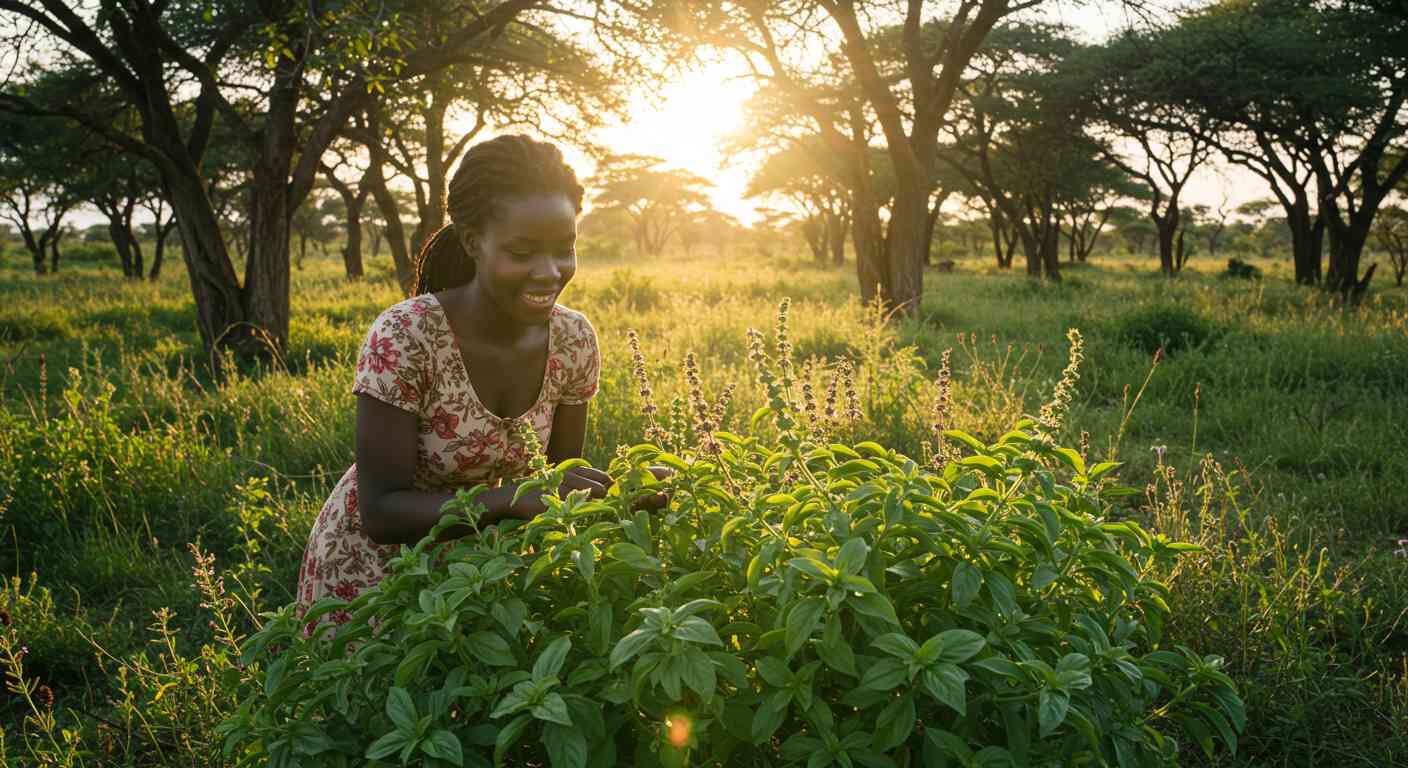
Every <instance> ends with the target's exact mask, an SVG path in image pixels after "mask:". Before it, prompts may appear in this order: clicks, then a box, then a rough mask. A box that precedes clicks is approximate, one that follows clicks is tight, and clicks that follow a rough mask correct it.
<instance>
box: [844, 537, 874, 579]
mask: <svg viewBox="0 0 1408 768" xmlns="http://www.w3.org/2000/svg"><path fill="white" fill-rule="evenodd" d="M869 553H870V547H869V546H867V545H866V543H865V539H862V538H860V537H856V538H854V539H851V540H850V541H848V542H846V543H845V544H843V545H841V551H840V552H839V553H837V555H836V570H838V571H840V572H842V573H844V574H847V575H850V576H854V575H855V574H857V573H860V569H861V568H862V567H864V566H865V556H866V555H867V554H869Z"/></svg>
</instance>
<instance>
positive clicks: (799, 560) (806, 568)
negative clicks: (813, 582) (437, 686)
mask: <svg viewBox="0 0 1408 768" xmlns="http://www.w3.org/2000/svg"><path fill="white" fill-rule="evenodd" d="M787 565H788V567H791V568H795V569H797V570H799V571H801V572H802V573H805V574H807V575H808V576H811V577H812V578H815V579H821V580H822V581H826V582H831V581H835V580H836V576H837V573H836V569H835V568H832V567H831V566H829V565H827V564H826V563H823V562H821V561H820V560H817V559H816V558H813V557H794V558H792V559H791V560H788V561H787Z"/></svg>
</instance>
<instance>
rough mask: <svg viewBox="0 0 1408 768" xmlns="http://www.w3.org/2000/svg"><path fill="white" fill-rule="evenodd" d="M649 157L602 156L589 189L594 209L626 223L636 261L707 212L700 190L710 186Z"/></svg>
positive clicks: (657, 250) (652, 253)
mask: <svg viewBox="0 0 1408 768" xmlns="http://www.w3.org/2000/svg"><path fill="white" fill-rule="evenodd" d="M664 162H665V161H664V160H662V159H661V158H658V157H653V156H651V155H636V154H622V155H608V156H606V157H604V158H603V159H602V160H601V163H600V165H598V167H597V173H596V176H594V177H593V178H592V179H591V182H590V186H592V187H594V188H596V189H597V190H598V192H597V194H596V197H595V198H594V199H595V203H596V204H597V205H599V206H601V207H603V208H607V209H612V208H614V209H618V210H621V211H624V212H625V213H626V215H627V216H629V217H630V219H631V224H632V232H631V236H632V239H633V240H634V241H635V245H636V250H637V251H638V252H639V253H640V254H641V255H649V256H658V255H660V254H661V253H663V252H664V250H665V246H666V245H667V244H668V243H669V241H670V239H671V238H672V237H674V236H675V234H676V233H677V232H678V231H679V230H680V228H681V227H683V226H685V224H686V223H687V222H688V221H689V220H690V219H691V218H692V217H693V216H695V215H697V214H698V212H700V211H703V210H707V209H708V208H709V197H708V195H706V194H705V192H704V190H706V189H708V188H709V187H712V186H713V183H712V182H710V181H709V180H708V179H705V178H704V177H702V176H697V175H695V174H693V173H690V172H689V171H685V170H680V169H677V168H661V167H660V165H661V164H662V163H664Z"/></svg>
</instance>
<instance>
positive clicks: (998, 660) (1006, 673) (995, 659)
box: [973, 656, 1026, 683]
mask: <svg viewBox="0 0 1408 768" xmlns="http://www.w3.org/2000/svg"><path fill="white" fill-rule="evenodd" d="M973 666H975V667H978V668H979V669H986V670H987V671H989V672H992V673H993V674H997V675H1001V676H1002V677H1005V678H1007V679H1008V680H1011V681H1012V682H1014V683H1020V682H1022V681H1023V680H1025V679H1026V676H1025V675H1023V674H1022V668H1021V667H1019V666H1017V665H1016V664H1013V663H1012V662H1011V661H1009V660H1007V659H1006V658H1005V657H1002V656H989V657H987V658H986V659H983V660H981V661H975V662H973Z"/></svg>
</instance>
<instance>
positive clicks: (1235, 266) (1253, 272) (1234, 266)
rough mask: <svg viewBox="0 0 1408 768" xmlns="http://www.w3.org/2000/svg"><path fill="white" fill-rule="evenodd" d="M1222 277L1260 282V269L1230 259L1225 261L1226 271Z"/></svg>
mask: <svg viewBox="0 0 1408 768" xmlns="http://www.w3.org/2000/svg"><path fill="white" fill-rule="evenodd" d="M1222 276H1223V277H1240V278H1242V279H1243V280H1260V279H1261V268H1260V267H1257V266H1255V265H1253V264H1249V263H1247V262H1245V261H1242V260H1241V259H1237V258H1232V259H1228V260H1227V271H1225V272H1223V273H1222Z"/></svg>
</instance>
